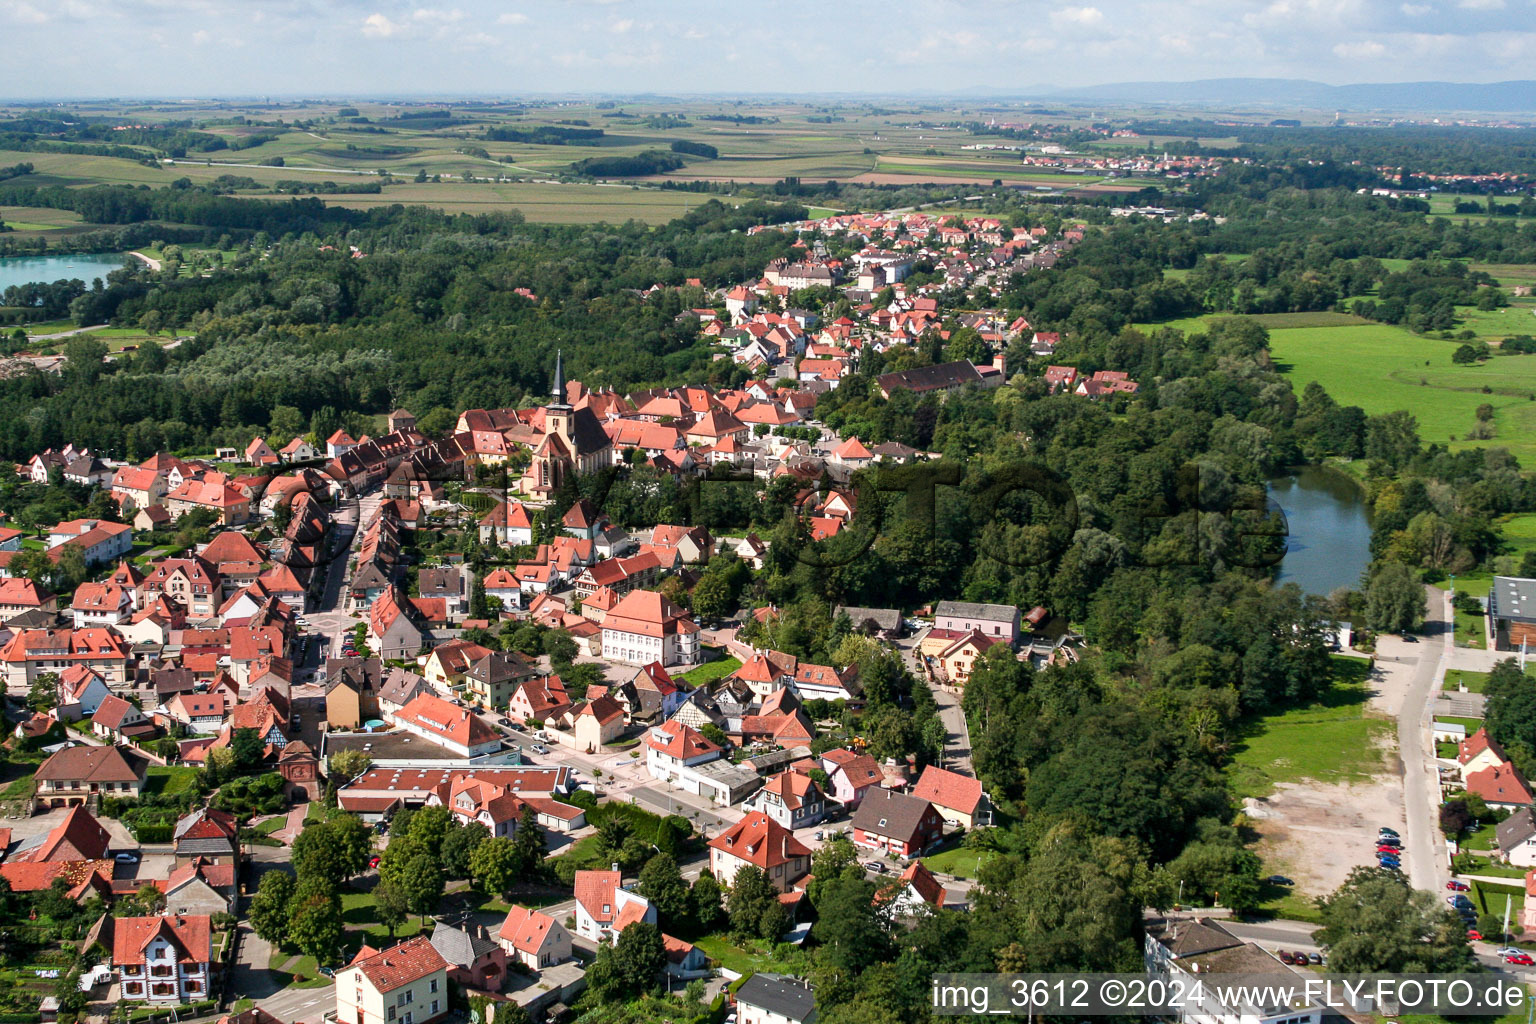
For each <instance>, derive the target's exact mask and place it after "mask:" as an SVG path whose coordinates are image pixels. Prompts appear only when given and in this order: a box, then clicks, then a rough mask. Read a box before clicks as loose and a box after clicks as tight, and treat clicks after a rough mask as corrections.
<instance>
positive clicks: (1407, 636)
mask: <svg viewBox="0 0 1536 1024" xmlns="http://www.w3.org/2000/svg"><path fill="white" fill-rule="evenodd" d="M1418 642H1419V638H1418V637H1416V636H1414V635H1413V634H1412V633H1404V634H1403V643H1405V644H1416V643H1418Z"/></svg>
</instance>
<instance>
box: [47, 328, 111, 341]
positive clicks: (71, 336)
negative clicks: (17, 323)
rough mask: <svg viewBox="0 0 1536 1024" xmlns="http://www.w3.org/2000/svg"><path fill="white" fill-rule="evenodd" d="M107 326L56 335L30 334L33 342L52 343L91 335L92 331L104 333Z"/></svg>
mask: <svg viewBox="0 0 1536 1024" xmlns="http://www.w3.org/2000/svg"><path fill="white" fill-rule="evenodd" d="M106 329H107V325H106V324H93V325H92V326H90V327H72V328H70V329H69V330H67V331H59V332H57V333H55V334H29V335H28V337H30V338H31V339H32V340H33V341H52V340H53V339H54V338H73V337H74V336H75V335H77V334H89V333H90V332H92V331H104V330H106Z"/></svg>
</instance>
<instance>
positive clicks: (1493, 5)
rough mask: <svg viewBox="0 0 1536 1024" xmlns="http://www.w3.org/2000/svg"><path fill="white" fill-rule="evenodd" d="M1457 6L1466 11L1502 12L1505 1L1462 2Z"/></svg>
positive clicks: (1469, 0) (1473, 0)
mask: <svg viewBox="0 0 1536 1024" xmlns="http://www.w3.org/2000/svg"><path fill="white" fill-rule="evenodd" d="M1457 6H1458V7H1460V8H1461V9H1462V10H1464V11H1502V10H1503V9H1504V0H1461V3H1460V4H1458V5H1457Z"/></svg>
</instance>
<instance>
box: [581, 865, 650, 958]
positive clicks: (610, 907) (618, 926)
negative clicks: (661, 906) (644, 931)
mask: <svg viewBox="0 0 1536 1024" xmlns="http://www.w3.org/2000/svg"><path fill="white" fill-rule="evenodd" d="M623 882H624V879H623V875H622V874H621V873H620V872H618V871H578V872H576V934H577V935H580V936H581V937H582V938H584V939H590V940H591V941H593V942H600V941H602V940H603V939H604V938H610V939H611V938H617V937H618V934H619V933H620V932H622V931H623V930H624V929H625V928H628V927H629V926H630V925H632V924H636V923H639V922H644V923H645V924H655V923H656V908H655V907H653V906H651V902H650V900H648V899H646V898H645V897H644V896H641V895H639V894H638V893H633V892H630V891H629V890H628V889H626V888H624V885H623Z"/></svg>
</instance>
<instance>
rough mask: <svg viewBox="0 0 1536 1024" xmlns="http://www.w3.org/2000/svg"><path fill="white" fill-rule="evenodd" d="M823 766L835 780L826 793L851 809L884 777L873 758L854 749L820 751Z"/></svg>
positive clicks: (831, 779)
mask: <svg viewBox="0 0 1536 1024" xmlns="http://www.w3.org/2000/svg"><path fill="white" fill-rule="evenodd" d="M821 770H822V771H824V772H826V773H827V778H828V779H829V780H830V781H831V783H832V791H831V792H830V793H829V794H827V795H828V796H830V797H831V798H832V799H834V800H836V801H837V802H838V803H840V804H842V805H843V808H844V809H845V810H850V811H851V810H855V809H857V808H858V806H859V804H860V803H861V802H862V801H863V799H864V794H865V793H867V792H869V791H870V790H871V789H874V788H878V787H879V785H880V784H881V783H882V782H883V781H885V775H884V773H882V772H881V771H880V765H879V764H878V763H877V762H876V761H875V759H874V758H872V757H870V756H869V755H868V754H855V753H854V752H853V751H851V750H842V749H833V750H828V751H826V752H825V753H824V754H822V755H821Z"/></svg>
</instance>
